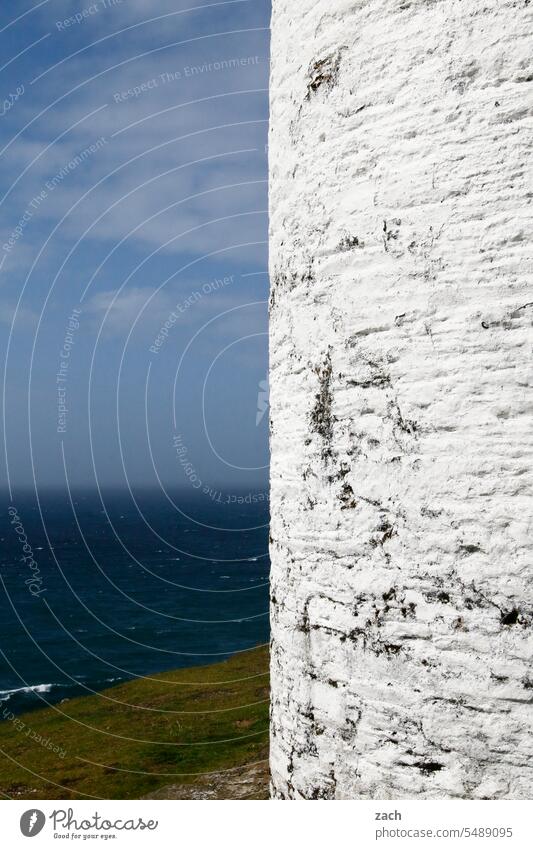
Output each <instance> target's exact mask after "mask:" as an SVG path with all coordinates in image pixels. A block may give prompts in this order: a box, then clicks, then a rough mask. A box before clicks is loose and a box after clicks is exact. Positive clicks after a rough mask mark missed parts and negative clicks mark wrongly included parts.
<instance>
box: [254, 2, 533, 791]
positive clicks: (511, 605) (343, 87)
mask: <svg viewBox="0 0 533 849" xmlns="http://www.w3.org/2000/svg"><path fill="white" fill-rule="evenodd" d="M273 5H274V10H273V45H272V57H273V67H272V129H271V140H270V172H271V277H272V308H271V407H272V546H271V554H272V562H273V571H272V627H273V651H272V676H273V699H272V702H273V707H272V771H273V787H274V793H275V795H277V796H279V797H282V798H299V797H304V798H351V797H355V798H358V797H359V798H415V797H424V798H441V797H459V798H463V797H464V798H490V799H493V798H524V797H526V798H531V797H532V795H533V794H532V791H533V781H532V761H531V755H532V751H533V740H532V736H531V730H532V722H531V717H532V714H533V704H532V701H533V671H532V669H531V656H532V632H533V628H532V623H533V586H532V581H531V577H532V576H531V571H532V569H531V565H532V564H531V560H532V553H533V535H532V530H533V529H532V515H533V504H532V487H533V462H532V459H533V458H532V454H533V451H532V447H533V427H532V417H531V408H532V401H531V385H532V377H533V365H532V360H531V355H532V333H533V331H532V320H533V303H532V302H533V292H532V288H531V277H530V276H529V277H528V275H529V274H530V272H531V262H530V258H531V254H530V253H529V249H530V247H531V245H530V244H528V238H529V236H530V234H531V225H532V214H531V189H532V186H531V170H530V169H531V159H529V160H528V145H529V144H530V143H531V129H532V112H533V109H532V103H533V101H532V84H531V79H532V73H533V72H532V68H531V64H530V63H529V56H530V55H531V43H532V41H531V34H532V28H531V9H533V4H532V5H531V6H529V4H528V3H527V2H524V0H297V2H296V0H274V4H273ZM528 168H529V171H528Z"/></svg>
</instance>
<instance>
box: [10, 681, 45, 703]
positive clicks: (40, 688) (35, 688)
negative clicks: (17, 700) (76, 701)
mask: <svg viewBox="0 0 533 849" xmlns="http://www.w3.org/2000/svg"><path fill="white" fill-rule="evenodd" d="M52 687H55V684H33V685H32V686H31V687H17V688H16V689H14V690H0V702H7V701H9V699H10V698H11V696H15V695H16V694H17V693H49V692H50V690H51V689H52Z"/></svg>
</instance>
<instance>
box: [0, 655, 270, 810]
mask: <svg viewBox="0 0 533 849" xmlns="http://www.w3.org/2000/svg"><path fill="white" fill-rule="evenodd" d="M17 720H18V725H19V728H20V730H17V724H16V723H17ZM22 724H23V725H22ZM37 734H38V735H40V736H41V738H43V739H45V740H50V743H51V744H52V745H54V746H56V747H57V748H59V749H62V750H64V751H65V752H66V754H65V756H64V757H63V758H62V757H60V756H59V754H58V753H55V752H54V751H51V750H50V749H49V748H46V747H45V746H43V745H42V743H40V742H37V741H36V740H35V735H37ZM30 735H31V736H30ZM32 737H33V739H32ZM0 750H1V753H2V757H1V759H0V791H1V793H2V794H4V796H5V795H7V796H8V797H11V798H16V799H84V798H90V797H96V798H101V799H138V798H141V797H143V796H145V795H147V794H149V793H153V792H154V791H156V790H158V789H159V788H161V787H164V786H166V785H170V784H186V783H189V782H193V781H195V780H197V776H198V775H200V774H205V773H209V772H216V771H218V770H226V769H230V768H232V767H237V766H240V765H243V764H247V763H253V762H256V761H261V760H263V759H265V758H266V757H268V650H267V648H258V649H253V650H252V651H249V652H245V653H242V654H238V655H235V656H234V657H232V658H231V659H230V660H228V661H225V662H224V663H218V664H215V665H213V666H202V667H196V668H193V669H180V670H177V671H175V672H165V673H162V674H161V675H154V676H153V677H151V678H150V679H148V680H147V679H145V678H144V679H139V680H135V681H130V682H128V683H126V684H122V685H120V686H119V687H113V688H111V689H109V690H105V691H104V692H102V693H99V694H98V695H96V696H85V697H82V698H79V699H71V700H69V701H66V702H63V703H62V704H59V705H56V706H55V707H54V708H46V709H45V710H38V711H33V712H31V713H27V714H25V715H23V716H21V717H17V718H16V720H15V721H9V720H5V721H3V722H1V723H0Z"/></svg>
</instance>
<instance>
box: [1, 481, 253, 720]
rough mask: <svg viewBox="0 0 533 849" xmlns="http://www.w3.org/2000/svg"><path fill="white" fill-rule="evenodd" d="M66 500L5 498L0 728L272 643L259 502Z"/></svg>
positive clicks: (221, 498) (244, 496)
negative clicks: (21, 716)
mask: <svg viewBox="0 0 533 849" xmlns="http://www.w3.org/2000/svg"><path fill="white" fill-rule="evenodd" d="M71 499H72V500H70V499H69V497H68V496H67V495H65V494H64V493H60V492H54V491H48V492H46V493H39V498H38V499H37V498H36V496H35V495H34V494H17V493H15V494H14V495H13V500H12V501H10V500H9V498H8V497H7V496H5V497H4V498H3V509H2V511H1V516H0V540H1V542H0V545H1V549H0V575H1V582H0V599H1V600H0V718H2V714H4V717H5V714H6V710H7V711H8V712H13V713H20V712H22V711H25V710H29V709H32V708H36V707H44V706H46V705H47V704H53V703H56V702H60V701H62V700H63V699H70V698H73V697H75V696H81V695H88V694H92V693H93V692H95V691H98V690H101V689H104V688H106V687H110V686H113V685H114V684H118V683H119V682H121V681H124V680H127V679H131V678H134V677H138V676H142V675H150V674H154V673H157V672H163V671H165V670H167V669H174V668H177V667H186V666H196V665H201V664H208V663H215V662H217V661H220V660H223V659H225V658H227V657H229V656H230V655H231V654H233V653H235V652H238V651H242V650H245V649H248V648H251V647H253V646H256V645H260V644H264V643H266V642H267V641H268V638H269V632H268V586H267V584H268V573H269V559H268V521H269V505H268V497H267V496H266V495H265V494H264V493H252V494H250V493H237V492H236V493H220V494H217V495H215V494H214V493H211V494H210V495H204V494H203V493H202V494H199V495H191V493H189V492H187V493H184V492H174V493H168V494H166V495H165V494H163V493H161V492H158V493H155V492H149V491H144V492H141V493H138V492H136V493H135V495H134V497H133V498H132V496H131V495H130V494H129V493H120V492H115V491H108V492H102V493H101V494H99V493H98V492H76V493H73V494H71ZM13 511H15V512H13Z"/></svg>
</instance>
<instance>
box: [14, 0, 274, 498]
mask: <svg viewBox="0 0 533 849" xmlns="http://www.w3.org/2000/svg"><path fill="white" fill-rule="evenodd" d="M6 5H7V8H6ZM6 5H4V7H3V8H2V12H1V14H0V39H1V42H0V43H1V45H2V49H1V52H0V56H1V57H2V58H1V59H0V64H1V65H2V66H3V67H2V68H1V70H0V76H1V86H2V88H1V92H2V95H1V99H2V101H3V104H2V105H1V106H0V151H1V154H0V234H1V235H0V282H1V289H0V350H1V352H2V362H3V364H4V365H5V369H4V371H3V381H4V383H5V393H4V395H3V400H4V408H5V433H4V437H5V439H4V445H3V450H2V457H1V458H0V484H4V485H5V484H6V483H7V482H8V473H9V482H10V483H11V485H12V487H13V488H14V489H16V488H17V487H24V486H28V485H31V486H33V483H34V481H35V482H36V483H37V485H38V486H49V485H59V486H64V484H65V480H66V477H68V481H69V483H70V484H71V485H72V486H94V485H95V482H96V480H98V483H99V484H100V485H101V486H125V485H127V482H129V483H130V484H131V485H134V486H145V485H147V486H152V485H159V483H160V482H161V483H163V484H164V485H165V486H166V487H173V486H185V487H192V486H194V487H197V488H198V486H199V484H198V482H200V484H201V486H202V487H212V488H217V487H218V488H220V489H224V488H225V489H228V490H229V489H234V488H238V489H241V490H252V489H255V488H257V487H262V486H264V485H266V480H267V468H266V467H267V463H268V415H266V414H265V397H266V389H265V378H266V372H267V336H266V333H267V306H266V301H267V298H268V277H267V274H266V269H267V226H268V225H267V183H266V180H267V156H266V142H267V122H268V91H267V87H268V54H269V33H268V26H269V17H270V8H269V3H268V2H266V0H239V1H238V2H226V3H210V4H205V3H200V2H194V0H122V2H118V0H98V2H92V3H91V2H86V0H80V2H76V3H73V2H67V0H44V2H37V3H34V4H33V6H31V5H29V4H26V3H24V2H15V3H9V4H6ZM6 357H7V360H6Z"/></svg>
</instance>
